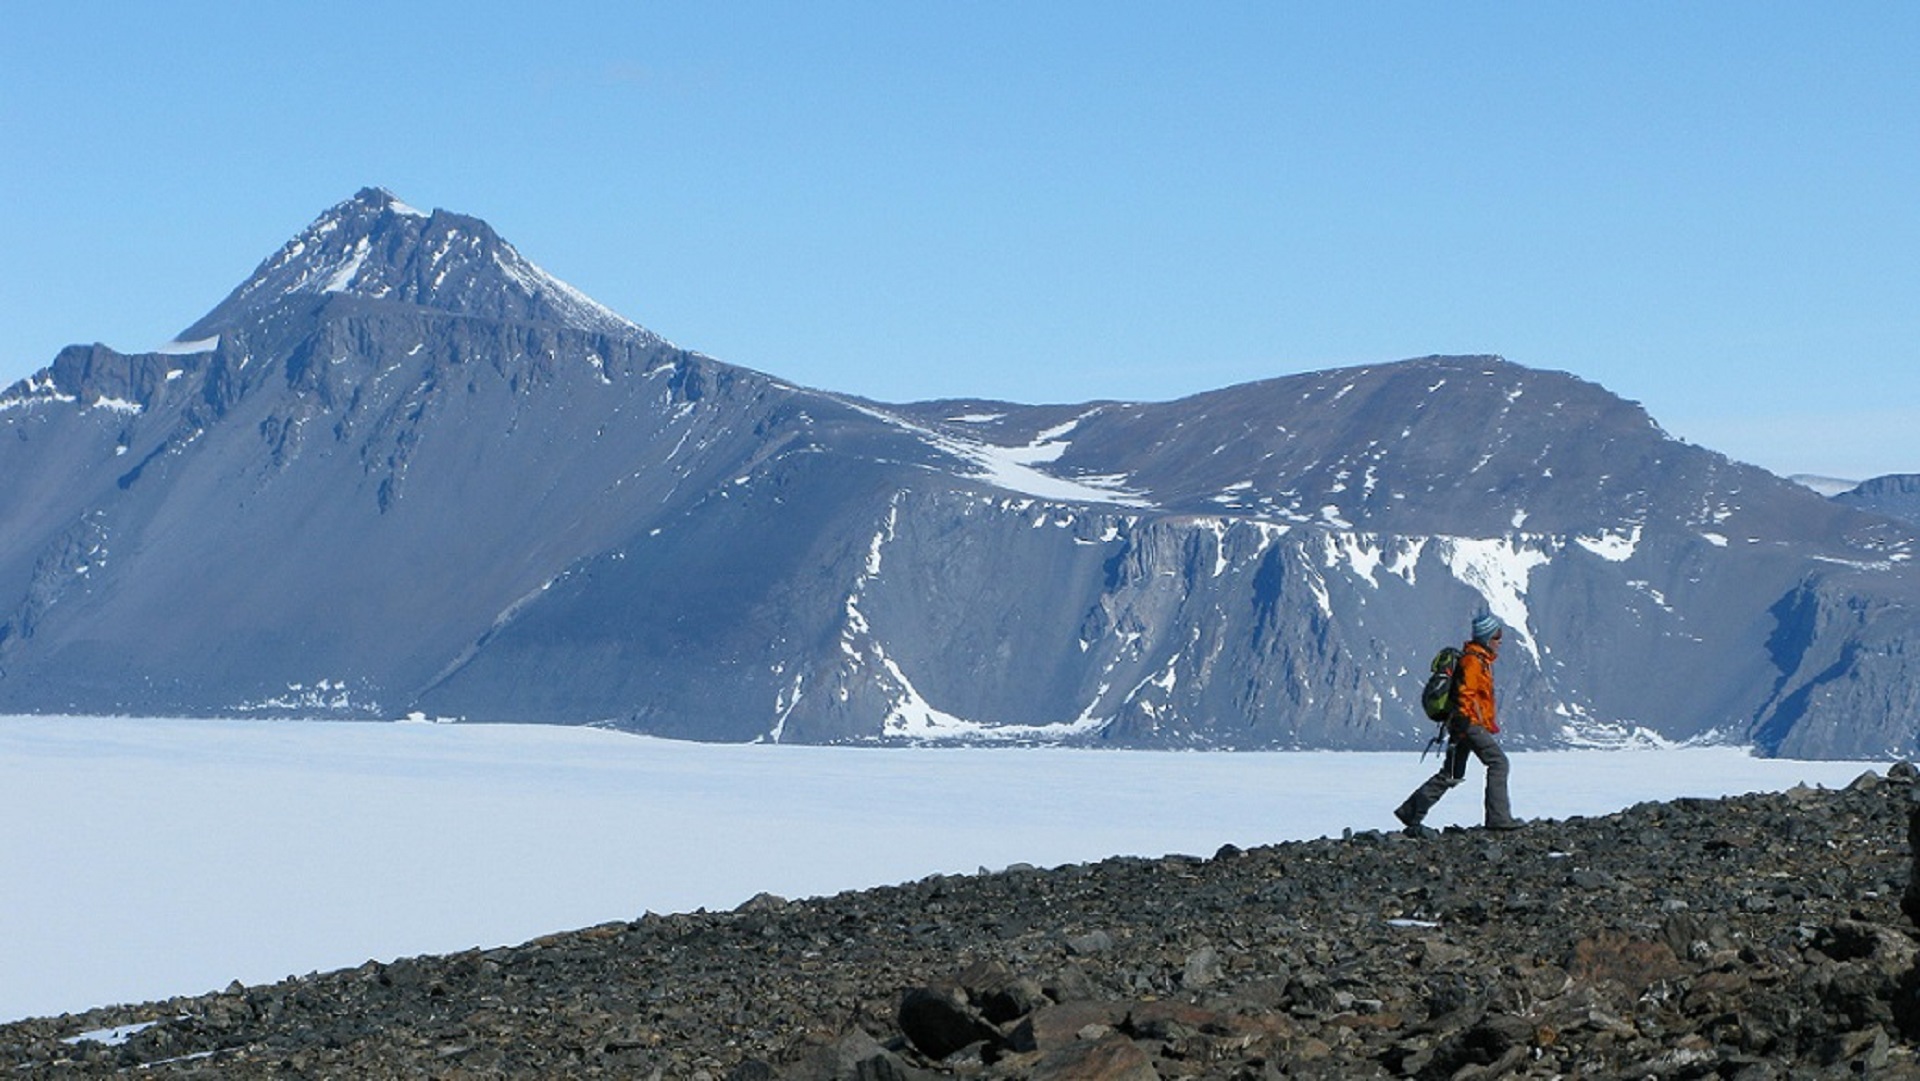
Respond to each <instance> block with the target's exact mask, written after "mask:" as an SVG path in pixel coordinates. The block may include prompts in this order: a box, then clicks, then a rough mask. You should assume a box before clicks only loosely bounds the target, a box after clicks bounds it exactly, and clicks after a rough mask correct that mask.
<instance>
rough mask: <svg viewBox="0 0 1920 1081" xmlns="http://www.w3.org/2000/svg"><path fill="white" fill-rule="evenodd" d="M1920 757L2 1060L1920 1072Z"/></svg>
mask: <svg viewBox="0 0 1920 1081" xmlns="http://www.w3.org/2000/svg"><path fill="white" fill-rule="evenodd" d="M1915 779H1916V772H1915V771H1914V769H1913V768H1912V767H1910V766H1906V765H1900V766H1895V767H1894V768H1893V769H1892V770H1890V771H1888V773H1887V774H1886V775H1884V776H1882V775H1878V774H1871V773H1870V774H1866V775H1864V776H1862V777H1861V778H1860V779H1859V780H1858V781H1856V782H1855V783H1854V784H1853V785H1851V786H1849V787H1848V788H1847V789H1845V790H1844V791H1825V790H1810V789H1795V790H1793V791H1791V792H1787V793H1784V794H1773V795H1756V796H1744V797H1738V798H1732V799H1725V800H1697V799H1683V800H1677V801H1674V802H1672V803H1662V804H1642V805H1640V806H1636V807H1633V808H1631V809H1629V810H1626V811H1623V812H1621V813H1619V814H1615V815H1610V816H1607V817H1605V818H1594V819H1572V820H1568V821H1565V822H1537V823H1534V824H1532V825H1531V826H1530V827H1529V828H1527V829H1525V830H1522V831H1519V832H1516V833H1500V834H1496V833H1487V832H1482V831H1478V830H1471V831H1468V830H1449V831H1447V832H1445V833H1443V834H1441V835H1440V836H1437V837H1433V838H1428V839H1419V840H1416V839H1410V838H1406V837H1403V836H1400V835H1397V834H1394V835H1386V834H1380V833H1372V832H1369V833H1357V834H1353V835H1352V836H1350V837H1347V838H1344V839H1327V840H1319V841H1309V842H1302V843H1290V844H1283V845H1275V846H1272V847H1268V848H1260V849H1255V850H1252V851H1240V850H1237V849H1231V848H1229V849H1225V850H1222V851H1221V852H1219V853H1217V854H1215V855H1214V856H1213V857H1212V858H1205V859H1203V858H1197V857H1189V856H1169V857H1165V858H1160V859H1111V860H1107V861H1105V862H1102V863H1098V864H1092V865H1085V866H1069V867H1062V868H1057V869H1054V870H1036V869H1028V868H1014V869H1010V870H1006V871H1002V872H998V873H992V874H985V873H983V874H980V875H976V876H961V877H935V878H929V879H926V880H923V881H920V882H915V883H911V884H909V885H904V886H897V887H889V888H884V889H876V890H866V891H861V892H857V893H845V894H841V895H838V896H835V897H828V898H823V899H818V900H810V901H800V902H789V901H784V900H781V899H778V898H774V897H770V896H763V897H760V898H756V899H755V900H753V901H751V902H749V903H747V904H746V905H743V906H742V907H741V908H740V909H738V910H736V911H733V912H724V913H694V914H690V915H675V916H653V915H649V916H646V917H645V918H642V919H640V920H638V921H636V922H633V923H621V924H610V925H606V926H601V927H592V928H588V929H586V930H582V931H576V932H572V933H568V934H559V935H553V936H551V937H548V938H543V939H539V940H537V941H534V942H530V943H528V944H526V945H523V946H518V947H513V948H506V949H495V950H485V951H474V952H468V953H462V954H456V955H452V956H447V957H421V958H413V959H408V960H402V961H397V962H394V963H392V964H374V963H369V964H367V965H364V966H362V967H360V968H357V969H352V970H349V971H343V972H334V973H328V974H325V975H314V976H308V977H305V978H300V979H292V980H288V981H286V982H283V983H279V984H275V985H273V986H267V987H241V986H239V985H237V984H236V985H234V986H232V987H229V988H228V989H227V990H226V991H225V992H223V993H219V994H212V995H204V996H200V997H195V998H179V999H173V1000H171V1001H167V1002H160V1003H150V1004H147V1005H141V1006H122V1007H114V1008H111V1009H103V1010H97V1011H93V1012H91V1013H88V1014H86V1015H83V1016H69V1017H60V1018H52V1019H41V1020H33V1021H26V1022H21V1023H17V1024H11V1025H6V1026H0V1069H5V1070H6V1071H7V1073H8V1076H14V1077H41V1076H45V1077H67V1076H81V1075H93V1074H111V1073H119V1072H126V1073H139V1074H140V1075H142V1076H202V1077H234V1078H247V1077H359V1078H387V1077H447V1078H466V1077H473V1078H481V1077H631V1078H705V1079H709V1081H760V1079H771V1078H783V1079H790V1081H833V1079H848V1081H893V1079H909V1078H948V1077H969V1078H975V1077H977V1078H994V1079H997V1078H1034V1079H1042V1078H1048V1079H1069V1078H1071V1079H1108V1078H1113V1079H1122V1078H1124V1079H1136V1078H1137V1079H1143V1081H1144V1079H1151V1078H1181V1077H1197V1078H1268V1077H1314V1078H1356V1077H1415V1078H1427V1079H1443V1078H1450V1079H1462V1078H1495V1077H1517V1078H1550V1077H1594V1078H1644V1077H1653V1078H1740V1079H1752V1081H1758V1079H1764V1078H1797V1077H1860V1076H1865V1077H1920V1051H1917V1050H1916V1048H1917V1044H1916V1041H1917V1040H1920V1000H1917V999H1916V987H1920V975H1916V970H1915V961H1916V945H1915V940H1914V938H1913V930H1914V925H1913V923H1912V922H1911V921H1910V920H1909V919H1908V917H1907V916H1906V915H1904V914H1903V912H1902V903H1901V902H1902V893H1903V890H1904V889H1905V887H1906V884H1907V882H1908V880H1909V877H1910V871H1911V866H1910V861H1911V857H1910V855H1909V853H1910V846H1909V839H1908V829H1909V818H1910V811H1911V808H1912V807H1913V806H1914V804H1913V803H1912V798H1913V796H1914V794H1915V791H1916V786H1915V783H1914V782H1915ZM1914 907H1916V908H1920V906H1914Z"/></svg>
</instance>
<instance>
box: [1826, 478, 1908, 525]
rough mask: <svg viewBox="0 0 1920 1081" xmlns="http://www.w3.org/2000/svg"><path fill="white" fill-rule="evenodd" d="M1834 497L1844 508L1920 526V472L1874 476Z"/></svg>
mask: <svg viewBox="0 0 1920 1081" xmlns="http://www.w3.org/2000/svg"><path fill="white" fill-rule="evenodd" d="M1833 498H1834V502H1836V503H1840V504H1843V505H1845V506H1849V507H1854V508H1857V509H1859V510H1864V511H1870V512H1872V513H1874V514H1884V515H1886V516H1887V517H1889V518H1899V519H1901V520H1903V521H1908V522H1914V523H1920V473H1895V474H1892V475H1890V476H1885V477H1875V478H1874V479H1872V480H1870V481H1866V482H1864V483H1862V484H1860V485H1857V486H1855V487H1853V488H1849V489H1847V490H1846V491H1844V492H1840V493H1838V494H1836V495H1835V496H1834V497H1833Z"/></svg>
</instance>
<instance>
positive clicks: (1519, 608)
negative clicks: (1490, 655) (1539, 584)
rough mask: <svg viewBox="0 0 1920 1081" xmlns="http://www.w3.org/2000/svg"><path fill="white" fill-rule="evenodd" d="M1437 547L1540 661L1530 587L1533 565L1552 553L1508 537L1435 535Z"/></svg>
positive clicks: (1458, 575)
mask: <svg viewBox="0 0 1920 1081" xmlns="http://www.w3.org/2000/svg"><path fill="white" fill-rule="evenodd" d="M1434 548H1435V551H1436V552H1438V554H1439V556H1440V558H1441V560H1442V561H1443V562H1444V563H1446V565H1447V569H1448V570H1450V571H1452V572H1453V576H1454V577H1455V578H1457V579H1459V580H1460V581H1461V582H1462V583H1464V584H1466V585H1468V586H1471V587H1472V588H1473V589H1474V590H1475V591H1477V592H1478V593H1479V594H1480V597H1481V599H1482V600H1483V601H1485V602H1486V605H1487V611H1489V612H1491V613H1493V614H1494V615H1496V616H1499V617H1500V621H1501V622H1503V623H1505V624H1506V625H1507V626H1508V627H1511V628H1513V629H1514V630H1516V631H1519V632H1520V633H1519V636H1518V637H1519V639H1520V646H1521V648H1522V649H1525V650H1526V651H1527V653H1528V655H1529V656H1531V657H1532V658H1533V660H1534V663H1535V664H1539V663H1540V649H1539V646H1538V645H1536V644H1535V642H1534V635H1533V632H1532V630H1531V623H1532V615H1531V613H1530V612H1529V611H1528V608H1527V589H1528V584H1529V580H1530V579H1531V578H1532V576H1533V570H1534V568H1535V567H1542V566H1545V565H1546V564H1547V563H1549V562H1551V559H1552V557H1551V556H1550V555H1549V554H1548V553H1547V552H1544V551H1541V550H1540V549H1538V548H1535V547H1533V546H1531V545H1527V544H1524V543H1522V542H1521V541H1520V540H1518V539H1514V538H1506V537H1495V538H1478V537H1436V538H1434Z"/></svg>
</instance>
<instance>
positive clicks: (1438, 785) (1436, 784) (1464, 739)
mask: <svg viewBox="0 0 1920 1081" xmlns="http://www.w3.org/2000/svg"><path fill="white" fill-rule="evenodd" d="M1505 630H1506V625H1505V624H1503V623H1501V622H1500V617H1499V616H1494V615H1483V616H1481V617H1479V618H1478V619H1475V620H1474V621H1473V640H1472V641H1470V642H1468V643H1467V644H1466V645H1465V646H1463V647H1462V648H1461V650H1460V670H1459V675H1458V679H1457V688H1456V690H1455V691H1454V696H1453V701H1454V705H1453V712H1452V714H1451V716H1449V717H1448V719H1447V751H1446V754H1445V755H1443V756H1442V757H1441V759H1440V771H1439V772H1438V773H1435V774H1434V775H1433V776H1431V777H1429V778H1427V780H1426V782H1425V783H1423V784H1422V785H1421V786H1420V787H1419V788H1416V789H1414V790H1413V794H1412V795H1410V796H1408V797H1407V799H1406V802H1404V803H1402V804H1401V805H1400V806H1398V807H1395V808H1394V809H1393V817H1395V818H1397V819H1399V820H1400V824H1401V825H1403V826H1405V827H1406V828H1407V835H1408V836H1410V837H1424V836H1426V835H1428V834H1430V833H1432V832H1433V831H1432V830H1431V829H1429V828H1428V827H1426V826H1424V825H1422V824H1421V822H1422V820H1424V819H1425V818H1426V817H1427V812H1428V811H1430V810H1432V809H1433V805H1434V804H1436V803H1438V802H1440V797H1441V796H1444V795H1446V794H1447V790H1448V789H1450V788H1452V787H1453V786H1455V785H1457V784H1459V783H1460V782H1461V781H1464V780H1466V779H1467V756H1468V755H1472V756H1473V757H1475V758H1478V759H1479V760H1480V762H1481V764H1482V765H1484V766H1486V767H1487V828H1488V829H1492V830H1511V829H1519V828H1520V826H1521V825H1522V823H1521V821H1520V820H1519V819H1517V818H1515V817H1513V807H1512V805H1511V804H1510V803H1509V802H1508V800H1507V772H1508V766H1507V755H1506V752H1505V751H1502V750H1501V749H1500V741H1499V740H1497V739H1495V738H1494V737H1495V736H1496V735H1498V734H1499V732H1500V723H1499V721H1498V720H1497V719H1496V718H1495V715H1494V708H1493V662H1494V661H1495V660H1496V659H1498V658H1499V656H1500V639H1501V637H1502V635H1503V633H1504V632H1505Z"/></svg>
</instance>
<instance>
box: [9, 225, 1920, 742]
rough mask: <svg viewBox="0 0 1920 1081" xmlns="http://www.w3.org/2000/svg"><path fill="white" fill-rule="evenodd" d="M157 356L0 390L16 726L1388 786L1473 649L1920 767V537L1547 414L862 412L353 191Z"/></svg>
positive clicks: (1664, 704)
mask: <svg viewBox="0 0 1920 1081" xmlns="http://www.w3.org/2000/svg"><path fill="white" fill-rule="evenodd" d="M182 338H184V339H188V341H187V342H186V343H184V344H182V345H180V346H179V347H178V350H180V351H173V352H166V353H153V354H141V355H133V356H128V355H122V354H119V353H115V352H113V351H112V350H109V349H106V348H105V347H102V346H93V347H75V348H73V349H69V350H67V351H65V352H63V353H62V354H61V355H60V356H59V357H57V358H56V359H55V361H54V363H53V364H52V366H51V367H49V368H48V369H47V370H45V371H43V372H41V373H39V374H37V375H36V376H34V377H33V378H31V379H28V380H25V381H23V382H21V383H19V384H16V385H15V386H14V387H12V388H8V389H6V390H5V391H0V712H29V713H76V712H78V713H113V714H134V715H143V714H144V715H178V714H187V715H236V714H239V715H259V714H264V715H282V716H285V715H296V716H316V715H320V716H353V717H387V718H391V717H398V716H404V715H406V714H408V713H411V712H422V713H426V714H431V715H434V716H442V717H462V718H469V719H474V720H506V721H540V722H553V723H570V724H577V723H599V724H611V725H615V726H619V727H622V728H627V729H631V730H637V731H644V732H650V733H655V734H660V735H666V736H674V737H680V738H692V739H703V740H727V741H745V740H767V741H776V742H812V743H822V742H841V741H868V742H884V741H905V740H942V739H988V738H992V739H1002V740H1010V741H1030V742H1041V741H1045V742H1061V741H1077V742H1085V743H1100V744H1105V745H1118V746H1140V747H1208V748H1227V749H1231V748H1275V747H1279V748H1295V747H1331V748H1404V747H1408V746H1417V745H1419V744H1420V743H1423V742H1424V741H1425V739H1426V737H1427V735H1428V733H1429V730H1430V726H1429V724H1428V723H1427V722H1426V721H1425V720H1424V719H1423V718H1422V716H1421V714H1420V711H1419V708H1418V705H1417V703H1416V701H1415V698H1416V695H1417V691H1418V686H1419V681H1418V678H1417V673H1418V672H1420V671H1421V670H1423V668H1424V666H1425V665H1426V663H1427V661H1428V658H1430V657H1431V656H1432V654H1433V652H1434V651H1435V650H1436V649H1437V648H1439V647H1440V646H1442V645H1448V644H1457V643H1458V642H1459V641H1460V640H1461V639H1462V638H1463V637H1464V635H1465V633H1466V625H1467V623H1468V621H1469V619H1470V618H1471V617H1472V616H1473V615H1474V614H1475V612H1476V611H1477V610H1479V609H1481V608H1490V609H1492V610H1493V611H1494V612H1496V613H1497V614H1499V615H1501V616H1502V617H1503V618H1505V619H1507V620H1508V622H1509V623H1510V624H1512V625H1513V627H1514V633H1513V634H1512V635H1510V636H1509V638H1510V644H1509V648H1508V649H1507V651H1506V653H1505V655H1504V656H1503V658H1502V661H1501V669H1500V676H1499V680H1500V688H1501V695H1502V703H1503V721H1505V722H1506V728H1507V731H1508V732H1509V734H1510V735H1509V739H1510V740H1511V741H1512V742H1513V743H1514V744H1515V745H1517V746H1556V745H1565V744H1568V743H1579V742H1591V741H1607V740H1614V739H1622V738H1633V737H1635V736H1637V735H1639V734H1642V733H1650V734H1652V735H1655V736H1658V737H1661V738H1666V739H1675V740H1684V739H1696V738H1713V739H1720V740H1726V741H1733V742H1742V743H1747V742H1751V743H1755V744H1757V745H1758V746H1759V747H1760V748H1761V749H1762V750H1763V751H1765V752H1768V753H1777V754H1784V755H1795V756H1807V757H1865V758H1884V757H1900V756H1905V755H1907V754H1909V753H1914V752H1920V651H1916V650H1915V649H1913V648H1911V644H1912V642H1913V641H1914V640H1915V635H1916V631H1917V629H1920V569H1916V566H1915V564H1914V561H1913V558H1912V557H1913V555H1914V553H1915V548H1916V542H1920V531H1917V530H1916V529H1915V528H1914V527H1912V526H1911V525H1910V524H1908V523H1903V522H1901V521H1899V520H1897V519H1892V518H1887V517H1883V516H1880V515H1875V514H1868V513H1864V512H1861V511H1858V510H1854V509H1850V508H1848V507H1846V506H1844V505H1842V504H1840V503H1836V502H1830V501H1827V500H1823V499H1821V498H1820V497H1819V496H1817V495H1815V494H1814V493H1812V492H1810V491H1808V490H1806V489H1804V488H1802V487H1801V486H1799V485H1797V484H1793V483H1791V482H1788V481H1785V480H1782V479H1780V478H1777V477H1773V476H1771V475H1770V474H1767V473H1765V472H1762V471H1760V470H1757V469H1753V468H1751V467H1747V466H1743V465H1739V464H1737V463H1734V462H1731V461H1729V460H1727V459H1726V458H1724V457H1722V456H1720V455H1717V454H1714V453H1712V452H1710V451H1707V450H1704V449H1701V448H1698V447H1692V446H1688V445H1685V444H1683V443H1680V442H1678V441H1676V440H1674V439H1671V438H1669V437H1668V436H1667V435H1666V434H1665V433H1663V432H1662V431H1660V429H1659V428H1658V427H1657V426H1656V425H1655V424H1654V422H1653V421H1652V419H1651V418H1649V417H1648V416H1647V414H1646V413H1645V411H1644V410H1642V409H1641V408H1640V407H1639V406H1637V405H1635V404H1634V403H1631V402H1627V401H1623V400H1621V399H1620V398H1618V397H1616V396H1614V395H1613V394H1610V393H1608V392H1607V391H1605V390H1604V389H1602V388H1600V387H1598V386H1595V385H1593V384H1591V383H1586V382H1583V381H1581V380H1579V379H1576V378H1574V377H1572V376H1569V375H1566V374H1564V373H1556V372H1545V371H1533V370H1529V369H1526V368H1522V367H1519V366H1517V365H1513V364H1509V363H1506V362H1505V361H1502V360H1500V359H1498V358H1495V357H1427V358H1421V359H1417V360H1409V361H1405V362H1401V363H1397V364H1385V365H1378V366H1373V367H1364V368H1353V369H1347V370H1340V371H1328V372H1316V373H1310V374H1306V375H1298V376H1291V377H1287V378H1283V379H1274V380H1268V381H1264V382H1259V383H1253V384H1248V385H1245V386H1239V387H1231V388H1227V389H1224V390H1219V391H1213V392H1209V393H1205V394H1200V395H1195V396H1193V397H1190V398H1186V399H1182V400H1179V401H1174V402H1161V403H1123V402H1092V403H1086V404H1082V405H1017V404H1011V403H1004V402H984V401H965V402H922V403H912V404H907V405H883V404H878V403H873V402H866V401H861V400H858V399H854V398H850V397H848V396H845V395H838V394H833V393H829V392H822V391H815V390H809V389H805V388H799V387H795V386H792V385H789V384H787V383H784V382H781V381H780V380H778V379H776V378H773V377H770V376H767V375H764V374H761V373H759V372H753V371H749V370H746V369H742V368H737V367H733V366H730V365H726V364H723V363H720V362H718V361H716V360H713V359H711V358H708V357H704V356H701V355H699V354H697V353H691V352H688V351H685V350H682V349H679V348H676V347H674V346H673V345H671V344H669V343H668V342H666V341H663V340H662V339H661V338H659V337H658V336H657V335H654V334H652V333H651V332H648V331H646V330H644V329H642V328H640V327H638V326H636V325H634V324H633V323H631V322H629V321H628V320H626V319H625V318H623V317H621V316H619V315H617V314H615V313H613V312H610V311H608V310H607V309H605V308H603V307H601V306H599V305H597V304H595V303H594V302H592V301H591V300H589V299H587V298H586V297H584V296H582V295H580V294H579V293H578V292H576V291H574V290H572V289H571V288H569V287H567V286H566V285H565V284H564V283H562V282H560V281H558V280H557V279H555V278H553V277H551V276H550V275H547V274H546V273H545V272H544V271H541V270H540V269H539V268H537V267H535V266H534V265H533V264H532V263H530V262H528V261H527V260H526V259H525V258H524V257H522V256H521V255H520V253H519V252H517V251H516V250H515V249H514V248H513V247H512V246H511V245H509V244H508V243H507V242H506V241H505V240H503V239H502V238H500V237H499V236H498V235H497V234H495V233H494V232H493V231H492V230H491V229H490V228H488V227H487V226H486V224H485V223H484V222H482V221H479V220H478V219H475V218H470V217H466V216H463V215H458V214H451V213H447V212H445V211H436V212H434V213H432V214H424V213H421V212H419V211H416V210H412V209H411V208H408V207H406V206H405V205H404V204H402V203H400V202H399V201H398V200H396V199H395V198H394V197H393V196H392V195H391V194H390V193H387V192H383V191H379V190H374V189H369V190H367V191H363V192H361V193H359V194H358V195H356V196H355V197H354V198H353V199H350V200H348V201H346V202H344V203H342V204H340V205H339V206H337V207H334V208H332V209H331V210H329V211H328V212H327V213H326V214H324V215H322V217H321V218H320V219H319V220H318V221H316V222H315V223H314V224H313V225H312V226H311V227H309V228H308V229H307V230H306V231H304V232H303V233H301V235H300V236H298V237H296V238H295V239H294V240H293V241H291V242H290V243H289V244H288V245H287V246H286V247H284V248H283V249H282V250H281V251H280V252H278V253H276V254H275V255H274V256H272V257H270V258H269V259H267V260H266V261H265V262H263V263H262V264H261V265H260V267H259V269H258V270H257V271H256V272H255V273H254V275H253V276H252V277H251V278H250V279H249V280H248V281H247V282H245V283H243V284H242V285H241V286H240V287H239V288H237V289H235V290H234V292H233V294H232V295H230V296H229V297H228V298H227V299H226V300H225V301H223V302H222V303H221V304H219V305H218V306H216V307H215V308H214V310H213V311H212V312H210V313H209V314H208V315H207V316H206V317H205V318H204V319H202V320H200V321H199V322H197V323H195V324H194V325H193V326H191V327H189V328H188V329H187V330H186V331H185V332H183V334H182Z"/></svg>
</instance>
